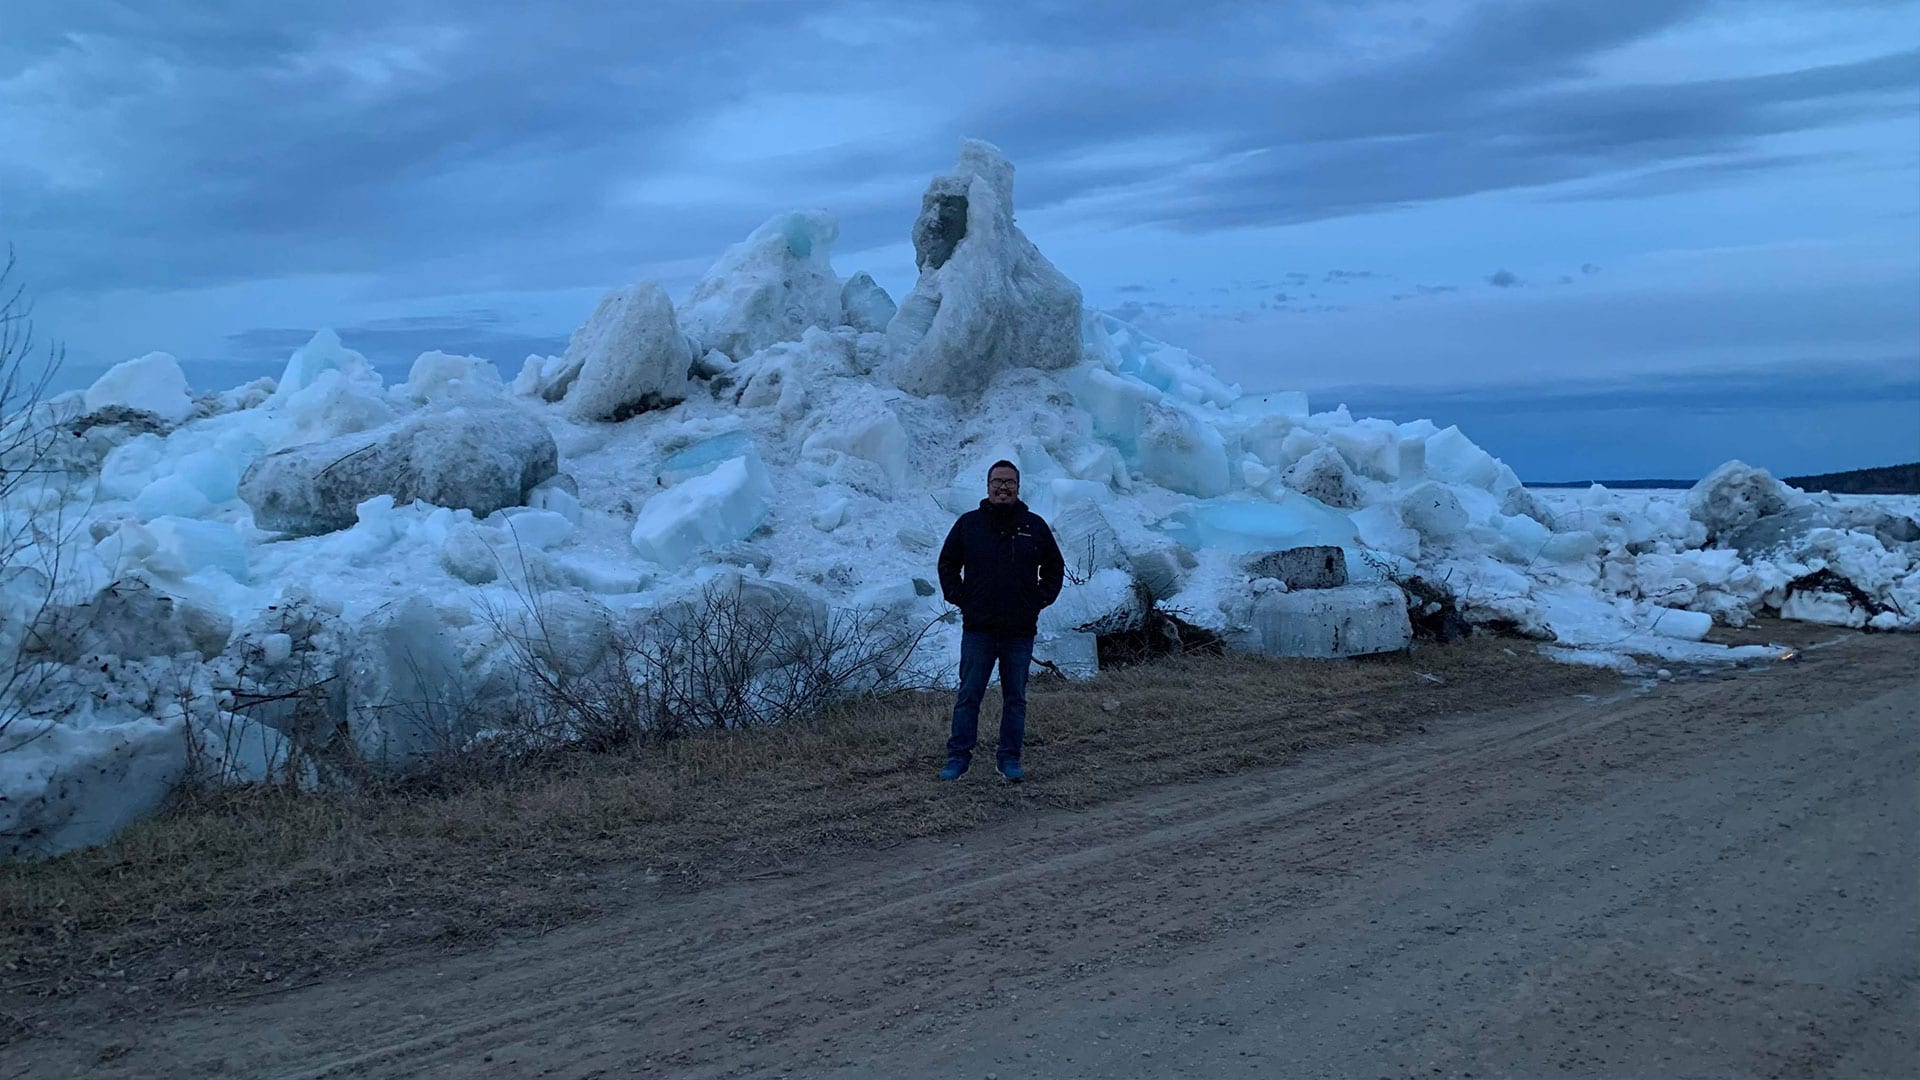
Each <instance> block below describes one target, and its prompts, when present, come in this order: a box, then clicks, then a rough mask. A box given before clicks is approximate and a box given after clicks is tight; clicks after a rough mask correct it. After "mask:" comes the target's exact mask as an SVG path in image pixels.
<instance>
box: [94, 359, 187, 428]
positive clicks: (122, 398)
mask: <svg viewBox="0 0 1920 1080" xmlns="http://www.w3.org/2000/svg"><path fill="white" fill-rule="evenodd" d="M83 400H84V401H85V402H86V406H87V410H88V411H89V412H92V411H94V410H96V409H104V408H107V407H109V406H113V405H123V406H126V407H127V408H130V409H139V410H141V411H143V412H150V413H153V414H154V415H156V416H158V417H160V418H161V419H162V420H165V421H167V422H169V423H174V424H177V423H179V422H181V421H182V420H185V419H186V418H187V416H188V415H189V414H191V413H192V412H193V398H192V396H191V395H189V394H188V393H187V376H186V373H185V372H183V371H181V370H180V362H179V361H177V360H175V359H174V358H173V357H172V356H171V355H169V354H167V353H163V352H154V353H148V354H147V355H145V356H142V357H139V358H138V359H134V360H127V361H124V362H122V363H118V364H115V365H114V366H113V367H111V368H108V369H107V372H106V374H104V375H102V376H100V377H99V378H98V379H96V380H94V383H93V385H92V386H89V387H87V392H86V396H85V398H84V399H83Z"/></svg>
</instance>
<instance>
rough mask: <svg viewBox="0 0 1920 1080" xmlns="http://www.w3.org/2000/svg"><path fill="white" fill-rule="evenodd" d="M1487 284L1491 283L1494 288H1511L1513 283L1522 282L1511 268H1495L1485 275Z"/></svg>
mask: <svg viewBox="0 0 1920 1080" xmlns="http://www.w3.org/2000/svg"><path fill="white" fill-rule="evenodd" d="M1487 284H1489V285H1492V286H1493V287H1494V288H1496V289H1511V288H1513V287H1514V286H1515V285H1519V284H1522V282H1521V280H1520V278H1519V277H1518V276H1517V275H1515V274H1514V272H1513V271H1511V270H1495V271H1494V272H1493V273H1491V274H1488V275H1487Z"/></svg>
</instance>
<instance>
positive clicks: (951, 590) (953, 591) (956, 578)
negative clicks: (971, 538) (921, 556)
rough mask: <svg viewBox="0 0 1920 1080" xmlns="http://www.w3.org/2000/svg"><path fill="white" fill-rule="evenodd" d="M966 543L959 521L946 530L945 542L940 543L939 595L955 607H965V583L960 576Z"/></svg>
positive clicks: (963, 563)
mask: <svg viewBox="0 0 1920 1080" xmlns="http://www.w3.org/2000/svg"><path fill="white" fill-rule="evenodd" d="M966 554H967V545H966V541H965V540H964V539H962V538H961V536H960V523H959V522H958V521H956V522H954V523H953V528H951V529H949V530H947V542H946V543H944V544H942V545H940V595H941V597H942V598H943V599H945V600H946V602H947V603H949V604H952V605H953V606H954V607H957V608H964V607H966V606H967V605H966V600H967V583H966V581H965V580H964V579H963V578H962V577H961V576H960V568H961V567H962V566H963V565H965V563H966Z"/></svg>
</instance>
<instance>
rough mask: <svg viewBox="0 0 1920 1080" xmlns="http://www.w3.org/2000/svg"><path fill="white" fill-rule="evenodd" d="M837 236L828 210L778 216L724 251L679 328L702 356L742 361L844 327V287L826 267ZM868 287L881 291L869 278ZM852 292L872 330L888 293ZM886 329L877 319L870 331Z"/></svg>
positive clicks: (694, 295) (690, 299)
mask: <svg viewBox="0 0 1920 1080" xmlns="http://www.w3.org/2000/svg"><path fill="white" fill-rule="evenodd" d="M839 235H840V225H839V223H838V222H836V221H835V220H834V218H833V215H832V214H829V213H827V212H826V211H825V210H809V211H796V212H794V213H788V214H777V215H775V216H774V217H773V218H771V219H769V220H768V221H767V222H766V224H764V225H761V226H760V227H759V228H758V229H755V230H754V231H753V233H752V235H750V236H748V237H747V238H746V239H745V240H743V241H741V242H740V243H738V244H735V245H734V246H732V247H730V248H728V249H727V250H726V252H725V253H724V254H722V255H721V256H720V258H719V259H718V260H717V261H715V262H714V264H713V267H712V269H710V270H708V271H707V274H706V276H705V277H703V278H701V279H700V281H699V283H698V284H696V285H695V286H694V287H693V293H692V295H690V296H689V297H688V298H687V302H686V303H685V304H683V305H681V307H680V309H679V318H680V325H681V327H682V328H684V329H685V330H686V332H687V333H688V334H690V335H691V336H692V337H693V339H694V340H695V341H697V342H699V343H700V350H699V351H701V352H703V353H704V352H705V351H706V350H708V349H713V350H718V351H719V352H721V353H724V354H725V355H727V356H730V357H732V358H733V359H735V360H744V359H746V358H747V357H749V356H752V355H753V354H754V353H757V352H759V351H760V350H761V349H764V348H766V347H767V346H769V345H772V344H774V343H776V342H781V341H797V340H799V338H800V335H801V334H802V333H803V332H805V331H806V329H807V328H808V327H818V328H820V329H823V330H824V329H830V328H832V327H835V326H840V325H842V322H843V320H842V318H841V314H842V304H841V293H842V286H841V283H840V279H839V278H838V277H836V276H834V273H833V265H832V262H831V255H832V250H833V242H834V240H835V239H837V238H838V237H839ZM866 284H867V285H869V286H872V287H873V289H875V290H878V288H879V286H877V285H873V280H872V279H871V278H869V279H867V283H866ZM849 287H852V283H851V282H850V283H849ZM855 291H856V293H858V294H859V295H857V296H856V297H855V299H856V301H857V302H862V303H864V305H865V306H863V307H862V308H861V311H862V313H863V314H864V315H866V316H867V318H866V320H865V321H866V322H867V323H869V324H870V323H872V322H873V321H874V316H876V315H877V314H878V308H879V306H880V305H879V303H878V300H880V299H884V298H885V297H886V294H885V293H884V292H882V293H880V296H879V297H878V298H875V297H873V296H872V295H871V294H870V293H867V292H865V290H861V289H857V288H856V289H855ZM891 304H892V301H887V305H888V306H891ZM891 314H892V313H891V312H889V313H888V316H889V317H891ZM885 326H886V322H885V321H884V320H881V321H879V323H878V325H874V326H871V329H874V330H880V329H884V328H885Z"/></svg>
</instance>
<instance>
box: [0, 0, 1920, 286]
mask: <svg viewBox="0 0 1920 1080" xmlns="http://www.w3.org/2000/svg"><path fill="white" fill-rule="evenodd" d="M1789 7H1791V5H1789ZM1742 10H1743V8H1742V7H1741V6H1740V5H1739V4H1736V3H1733V2H1732V0H1720V2H1717V3H1716V2H1710V0H1620V2H1617V3H1608V4H1593V3H1590V2H1588V0H1536V2H1533V3H1524V4H1521V3H1511V2H1506V0H1484V2H1481V3H1477V4H1473V5H1469V6H1456V5H1419V4H1416V5H1412V6H1409V5H1407V4H1404V3H1388V2H1384V0H1381V2H1374V3H1363V4H1356V5H1332V4H1302V5H1285V6H1284V7H1283V6H1280V5H1246V4H1241V3H1235V2H1229V0H1194V2H1193V3H1189V4H1183V5H1179V6H1178V7H1177V8H1171V7H1169V6H1168V5H1165V4H1161V3H1157V2H1148V0H1119V2H1116V3H1113V4H1109V5H1103V6H1102V8H1101V11H1100V16H1099V17H1098V18H1089V17H1088V16H1087V14H1086V13H1085V12H1084V11H1082V10H1076V9H1070V8H1065V7H1061V6H1058V5H1046V4H1040V5H1036V4H1028V3H1013V2H1010V0H972V2H957V3H955V4H952V5H939V6H930V7H925V8H919V9H914V10H913V11H911V12H909V13H904V14H903V12H902V9H898V8H895V7H892V6H888V5H879V4H875V3H860V2H843V3H836V4H825V5H797V4H790V3H785V2H780V0H740V2H736V3H729V4H714V3H706V2H696V0H662V2H660V3H651V4H644V5H628V6H625V7H614V8H608V9H604V10H600V9H596V10H595V11H594V12H592V13H591V14H588V13H585V12H573V11H550V10H547V9H544V8H542V9H533V8H517V7H514V6H511V5H491V4H480V5H475V4H456V3H454V2H452V0H422V2H421V3H415V4H408V5H399V6H395V5H387V4H376V3H373V2H371V0H337V2H334V3H329V4H320V5H299V6H298V10H283V9H281V8H267V7H251V6H246V5H235V4H232V3H231V2H230V0H182V2H181V3H178V4H170V5H168V6H167V9H166V12H165V13H164V14H160V13H158V10H157V9H156V10H155V13H152V14H148V13H143V12H141V11H140V10H137V8H136V6H134V5H126V4H124V3H118V2H114V0H64V2H60V3H54V2H52V0H45V2H39V3H36V2H34V0H26V3H24V4H16V5H10V7H9V10H8V31H7V35H6V40H5V41H4V42H0V143H5V144H6V145H7V146H8V147H9V153H8V155H7V157H6V161H5V162H0V205H3V206H4V207H5V208H6V210H5V213H6V219H5V221H4V222H0V227H3V228H4V229H5V230H6V231H7V232H8V233H9V234H10V235H11V236H12V238H13V239H16V240H17V241H19V242H20V243H21V245H22V247H23V250H24V251H25V253H26V254H28V255H29V257H31V258H32V259H33V260H34V265H35V266H36V268H37V269H38V271H39V273H40V279H39V280H40V284H41V286H42V287H43V288H46V289H60V288H65V289H87V290H100V289H105V288H109V287H116V286H125V287H154V286H166V287H176V288H177V287H184V286H189V285H200V284H214V283H220V282H228V281H236V280H250V279H258V278H261V277H265V276H272V275H282V274H293V273H329V274H363V275H368V276H369V277H372V278H377V279H378V280H379V287H380V288H382V289H383V290H387V291H392V290H393V289H407V288H417V289H418V290H420V291H423V292H436V291H437V292H440V293H449V292H456V291H460V290H463V289H465V290H477V289H501V288H563V287H569V286H574V285H580V284H587V283H607V282H610V281H617V280H625V279H628V278H629V277H630V276H631V274H632V273H633V272H634V270H633V268H634V267H636V266H638V265H641V264H651V263H660V262H666V261H672V260H682V259H690V258H710V257H711V256H712V255H713V254H715V253H717V251H718V250H719V248H720V247H721V246H723V245H724V244H726V243H728V242H731V241H732V240H734V239H737V238H739V237H741V236H743V235H744V234H745V233H746V232H747V231H749V230H750V229H751V228H752V227H753V226H755V225H757V224H758V223H759V222H760V221H761V220H763V219H764V218H765V217H766V216H767V215H769V214H771V213H773V212H776V211H779V210H784V209H788V208H791V207H793V206H795V205H810V204H822V205H827V206H829V207H830V208H832V209H833V210H835V211H836V212H837V213H839V214H840V216H841V218H842V224H843V236H844V237H845V239H844V240H843V244H844V245H845V246H847V247H848V248H850V249H857V248H860V247H862V246H874V245H877V244H878V243H881V242H884V241H890V240H897V239H899V238H900V237H902V236H904V234H905V230H906V228H907V226H908V224H909V223H910V221H911V219H912V216H913V211H914V209H915V197H916V196H917V194H918V192H919V190H920V187H921V186H922V185H923V184H924V182H925V178H926V176H927V175H928V174H929V173H930V172H932V171H934V170H937V169H940V168H943V167H945V165H946V164H947V163H948V162H949V161H951V159H952V154H953V147H954V142H955V140H956V139H957V138H958V137H959V136H960V135H963V134H978V135H982V136H985V137H988V138H992V139H994V140H996V141H998V142H1000V143H1001V144H1002V145H1003V146H1004V148H1005V149H1007V150H1008V152H1009V153H1010V154H1011V155H1012V156H1013V157H1014V159H1015V161H1016V162H1017V163H1018V165H1019V168H1020V173H1019V188H1018V190H1019V196H1018V197H1019V199H1020V206H1021V209H1022V211H1023V213H1028V214H1031V213H1034V212H1036V211H1040V210H1043V209H1045V208H1048V207H1054V208H1056V209H1059V210H1062V211H1066V210H1069V209H1074V208H1078V209H1077V210H1076V212H1084V213H1087V214H1091V215H1093V216H1095V217H1096V218H1098V219H1099V220H1101V221H1103V222H1107V223H1112V224H1156V223H1157V224H1160V225H1163V226H1167V227H1171V228H1175V229H1179V230H1183V231H1188V232H1206V231H1212V230H1222V229H1233V228H1238V227H1242V226H1249V225H1272V224H1284V223H1289V222H1299V221H1312V220H1319V219H1325V218H1329V217H1336V216H1341V215H1347V214H1357V213H1367V212H1372V211H1377V210H1382V209H1389V208H1393V207H1399V206H1405V205H1410V204H1414V203H1419V202H1423V201H1429V200H1436V199H1446V198H1451V197H1455V196H1459V195H1466V194H1472V193H1477V192H1487V191H1500V190H1508V189H1514V188H1523V187H1530V186H1535V185H1544V184H1555V183H1560V182H1564V181H1570V180H1591V181H1594V182H1595V183H1594V185H1593V186H1592V187H1591V189H1590V190H1586V191H1585V193H1584V194H1583V195H1582V196H1581V197H1585V198H1602V199H1605V198H1627V197H1632V193H1633V192H1634V191H1636V190H1638V191H1642V192H1650V191H1658V190H1672V189H1674V188H1676V187H1683V186H1700V185H1709V184H1715V183H1726V182H1731V181H1732V180H1735V179H1737V178H1738V177H1740V176H1742V175H1751V174H1754V173H1761V172H1766V171H1769V170H1779V169H1788V168H1799V167H1804V165H1805V161H1804V156H1803V155H1795V154H1786V153H1781V152H1779V151H1776V150H1772V149H1769V148H1767V147H1766V146H1765V145H1764V140H1766V139H1768V138H1769V137H1772V136H1775V135H1780V134H1783V133H1792V132H1799V131H1807V130H1814V129H1819V128H1824V127H1829V126H1833V125H1837V124H1843V123H1847V122H1850V121H1853V120H1857V119H1860V118H1862V117H1875V116H1879V117H1885V116H1903V117H1904V116H1911V115H1912V114H1913V111H1914V109H1913V104H1912V102H1911V100H1910V97H1911V95H1910V93H1909V91H1910V87H1911V78H1910V75H1909V74H1908V73H1909V72H1910V71H1911V70H1912V66H1913V63H1914V62H1915V59H1916V57H1920V51H1915V50H1908V51H1904V52H1888V53H1886V54H1885V55H1882V56H1879V57H1876V58H1871V59H1866V60H1857V61H1852V62H1846V63H1834V64H1827V65H1825V66H1818V67H1805V68H1802V69H1799V70H1787V71H1776V72H1769V73H1764V74H1757V75H1750V76H1743V77H1738V78H1715V79H1704V78H1702V79H1692V80H1687V79H1680V80H1676V81H1672V82H1665V83H1659V84H1654V83H1633V82H1626V81H1622V80H1620V79H1617V78H1602V77H1599V76H1598V75H1597V74H1596V73H1595V72H1596V64H1597V61H1598V59H1599V58H1601V57H1603V56H1605V55H1607V54H1608V53H1609V52H1610V51H1611V50H1617V49H1620V48H1622V47H1625V46H1627V45H1630V44H1632V43H1635V42H1638V41H1643V40H1647V39H1649V38H1651V37H1654V36H1657V35H1660V34H1666V33H1673V32H1678V31H1683V30H1685V29H1686V28H1688V27H1690V26H1693V25H1696V24H1699V23H1700V22H1702V20H1706V19H1709V18H1727V17H1729V16H1731V15H1736V14H1738V13H1739V12H1741V11H1742ZM1282 61H1284V62H1282ZM936 86H937V87H941V88H943V89H942V90H941V91H940V92H938V93H936V92H933V91H918V90H914V89H911V88H912V87H936ZM1636 185H1637V186H1636ZM1302 283H1303V282H1302ZM1289 284H1294V283H1293V282H1291V281H1290V282H1289Z"/></svg>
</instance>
